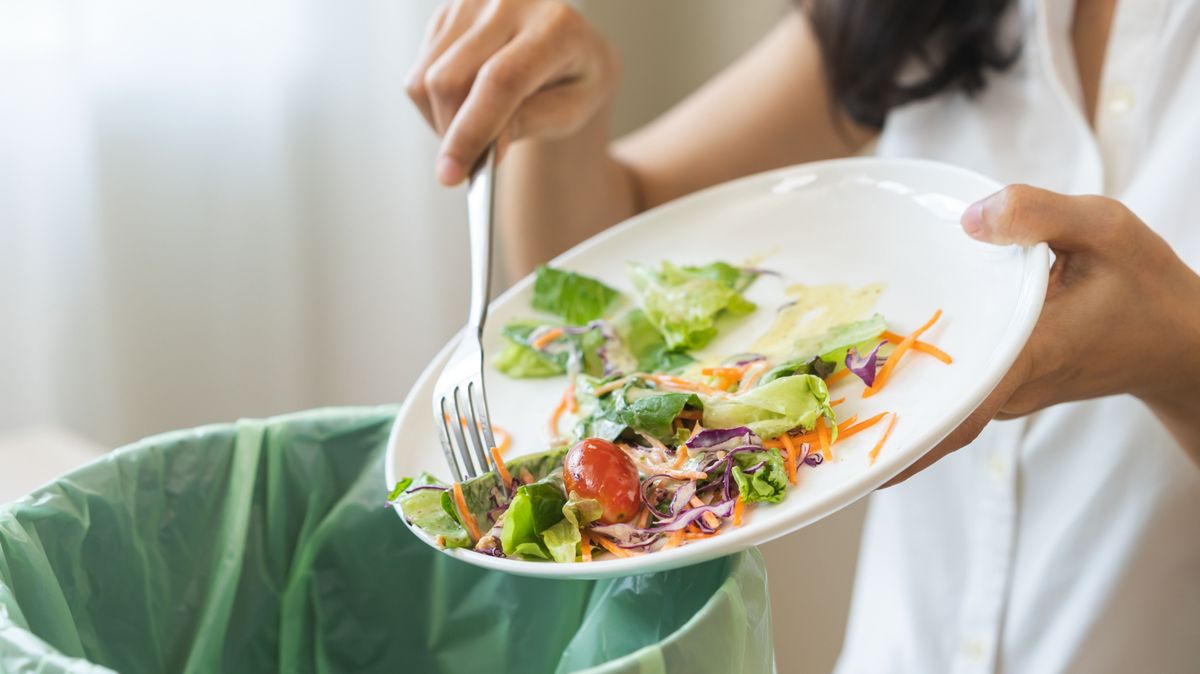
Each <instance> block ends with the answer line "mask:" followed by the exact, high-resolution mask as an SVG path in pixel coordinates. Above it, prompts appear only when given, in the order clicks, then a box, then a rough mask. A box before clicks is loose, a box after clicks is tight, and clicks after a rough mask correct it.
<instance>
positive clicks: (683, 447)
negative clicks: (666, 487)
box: [674, 445, 688, 470]
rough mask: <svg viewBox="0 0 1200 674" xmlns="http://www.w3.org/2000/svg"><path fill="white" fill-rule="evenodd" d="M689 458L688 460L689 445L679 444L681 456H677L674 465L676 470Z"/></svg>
mask: <svg viewBox="0 0 1200 674" xmlns="http://www.w3.org/2000/svg"><path fill="white" fill-rule="evenodd" d="M687 460H688V451H687V445H680V446H679V456H677V457H675V465H674V468H675V470H679V469H681V468H683V464H684V462H685V461H687Z"/></svg>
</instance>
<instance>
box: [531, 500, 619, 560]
mask: <svg viewBox="0 0 1200 674" xmlns="http://www.w3.org/2000/svg"><path fill="white" fill-rule="evenodd" d="M603 512H604V508H603V507H602V506H601V505H600V502H599V501H597V500H596V499H590V498H583V497H581V496H580V495H579V494H576V493H575V492H571V496H570V498H568V499H567V502H566V503H565V504H564V505H563V507H562V514H563V519H562V520H561V521H560V522H559V523H558V524H555V525H554V526H552V527H550V528H549V529H546V530H545V531H544V532H542V543H543V544H545V546H546V549H547V550H549V551H550V556H551V557H553V558H554V561H556V562H574V561H575V557H576V555H577V554H578V553H579V543H580V542H581V541H582V540H583V537H582V536H581V535H580V534H579V529H580V528H581V527H584V526H587V525H588V524H591V523H592V522H595V521H596V520H598V519H600V515H601V514H603Z"/></svg>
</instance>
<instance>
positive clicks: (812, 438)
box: [763, 415, 858, 447]
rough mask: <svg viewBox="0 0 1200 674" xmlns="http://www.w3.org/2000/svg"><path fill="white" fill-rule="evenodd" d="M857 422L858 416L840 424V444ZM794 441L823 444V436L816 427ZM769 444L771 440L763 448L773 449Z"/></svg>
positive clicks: (797, 436)
mask: <svg viewBox="0 0 1200 674" xmlns="http://www.w3.org/2000/svg"><path fill="white" fill-rule="evenodd" d="M822 419H824V417H822ZM856 421H858V416H857V415H855V416H852V417H850V418H849V419H847V420H845V421H843V422H842V423H840V424H838V426H837V429H838V441H839V442H840V441H841V439H842V432H843V431H846V430H849V429H850V427H851V426H853V425H854V422H856ZM792 439H793V440H795V441H796V442H807V443H808V444H810V445H815V444H819V443H820V442H821V434H820V433H819V432H817V430H816V427H815V426H814V427H813V430H811V431H809V432H807V433H804V434H802V435H796V436H793V437H792ZM768 442H770V440H768V441H766V442H764V443H763V446H764V447H771V446H772V445H769V444H767V443H768ZM830 444H833V442H832V441H831V442H830Z"/></svg>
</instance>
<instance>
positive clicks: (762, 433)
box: [701, 374, 834, 438]
mask: <svg viewBox="0 0 1200 674" xmlns="http://www.w3.org/2000/svg"><path fill="white" fill-rule="evenodd" d="M822 415H823V416H825V417H827V418H828V419H829V420H830V421H832V420H833V419H834V415H833V410H832V409H831V408H830V407H829V390H828V389H827V388H826V387H825V382H824V381H822V380H821V378H820V377H815V376H813V375H808V374H799V375H793V376H790V377H783V378H780V379H776V380H775V381H773V382H770V383H768V384H764V385H762V386H757V387H755V388H752V389H750V390H749V391H746V392H744V393H739V394H737V395H735V396H733V397H731V398H719V397H706V398H705V399H704V414H703V417H702V420H701V423H702V424H703V425H704V427H705V428H734V427H737V426H747V427H749V428H750V430H752V431H754V432H755V433H757V434H758V436H759V437H762V438H774V437H777V436H779V435H780V434H782V433H785V432H787V431H789V430H791V429H793V428H803V429H805V430H810V429H812V427H813V426H814V425H815V424H816V422H817V417H819V416H822Z"/></svg>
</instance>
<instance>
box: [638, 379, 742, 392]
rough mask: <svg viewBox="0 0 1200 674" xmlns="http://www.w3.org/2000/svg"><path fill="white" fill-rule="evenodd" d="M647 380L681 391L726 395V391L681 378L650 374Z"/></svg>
mask: <svg viewBox="0 0 1200 674" xmlns="http://www.w3.org/2000/svg"><path fill="white" fill-rule="evenodd" d="M645 378H646V379H649V380H650V381H652V382H654V383H655V384H658V385H659V386H665V387H668V388H675V389H681V390H684V391H691V392H694V393H704V394H707V395H720V394H724V393H726V392H725V391H722V390H720V389H716V388H713V387H711V386H708V385H706V384H701V383H698V382H694V381H688V380H686V379H680V378H679V377H672V376H671V375H669V374H648V375H646V376H645Z"/></svg>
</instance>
